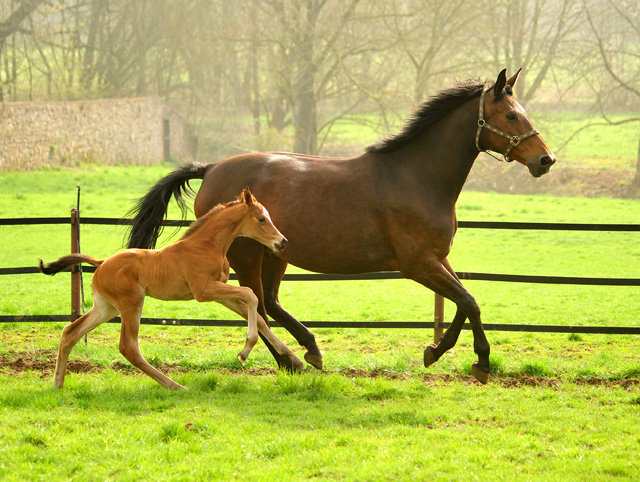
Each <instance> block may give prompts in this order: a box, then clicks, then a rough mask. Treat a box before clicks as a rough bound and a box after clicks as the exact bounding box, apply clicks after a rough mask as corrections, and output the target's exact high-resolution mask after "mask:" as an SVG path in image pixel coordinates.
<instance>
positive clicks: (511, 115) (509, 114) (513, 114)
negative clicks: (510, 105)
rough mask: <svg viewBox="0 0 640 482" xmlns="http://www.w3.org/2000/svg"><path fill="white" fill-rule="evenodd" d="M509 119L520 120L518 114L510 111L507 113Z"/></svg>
mask: <svg viewBox="0 0 640 482" xmlns="http://www.w3.org/2000/svg"><path fill="white" fill-rule="evenodd" d="M507 119H508V120H510V121H514V120H518V114H516V113H515V112H509V113H508V114H507Z"/></svg>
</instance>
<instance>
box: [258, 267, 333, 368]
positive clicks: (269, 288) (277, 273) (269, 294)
mask: <svg viewBox="0 0 640 482" xmlns="http://www.w3.org/2000/svg"><path fill="white" fill-rule="evenodd" d="M286 269H287V262H286V261H283V260H282V259H280V258H278V257H277V256H269V255H267V256H265V257H264V258H263V261H262V286H263V289H264V304H265V308H266V310H267V313H268V314H269V315H270V316H271V317H272V318H273V319H274V320H276V321H277V322H278V323H280V324H281V325H282V326H283V327H284V328H285V329H286V330H287V331H288V332H289V333H291V335H293V337H294V338H295V339H296V341H297V342H298V343H299V344H300V345H301V346H303V347H305V348H306V349H307V352H306V353H305V354H304V359H305V360H306V362H307V363H309V364H310V365H311V366H313V367H315V368H317V369H318V370H322V352H321V351H320V348H318V345H317V344H316V338H315V336H314V335H313V333H311V331H309V329H308V328H307V327H306V326H304V325H303V324H302V323H300V322H299V321H298V320H296V319H295V318H294V317H293V316H291V314H290V313H289V312H287V311H286V310H285V309H284V308H283V307H282V306H281V305H280V301H279V300H278V292H279V290H280V282H281V281H282V277H283V276H284V273H285V270H286Z"/></svg>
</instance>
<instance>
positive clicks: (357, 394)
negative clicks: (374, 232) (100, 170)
mask: <svg viewBox="0 0 640 482" xmlns="http://www.w3.org/2000/svg"><path fill="white" fill-rule="evenodd" d="M0 378H1V379H2V383H3V386H4V387H6V389H5V390H3V393H2V395H0V406H2V411H1V412H0V413H1V415H0V422H1V423H2V432H1V433H2V438H1V442H2V443H0V455H2V458H1V459H0V460H1V461H0V477H2V479H3V480H6V481H23V480H47V481H51V480H71V479H73V480H123V481H127V480H224V481H226V480H334V479H340V480H354V481H357V480H367V481H369V480H371V481H375V480H380V481H386V480H426V479H429V480H470V479H480V480H497V479H506V480H551V481H553V480H562V481H567V480H569V481H570V480H585V479H587V478H588V479H592V480H613V479H615V480H632V479H633V478H634V477H635V476H636V475H637V473H638V470H640V465H639V463H638V457H637V454H638V452H637V450H638V443H639V442H640V439H639V438H638V433H637V430H636V427H637V425H636V424H637V416H638V403H637V392H636V394H634V393H630V392H629V391H627V390H624V389H622V388H605V389H603V388H601V387H598V386H589V385H583V384H579V385H577V384H572V383H561V384H559V385H558V386H557V387H527V386H522V387H518V388H508V387H503V386H499V385H493V386H488V387H481V386H477V385H469V384H467V383H466V382H462V381H448V382H439V381H435V382H428V381H427V382H425V381H422V380H421V379H419V378H411V379H406V380H402V381H393V380H387V379H384V378H377V379H366V378H362V377H355V378H345V377H342V376H339V375H321V374H307V375H303V376H288V375H284V374H276V375H264V376H244V375H225V374H218V373H211V372H204V373H195V374H194V373H190V374H183V375H181V376H180V377H179V379H180V381H181V382H182V383H185V384H187V385H189V386H190V387H191V390H189V391H188V392H181V393H176V392H169V391H166V390H163V389H161V388H160V387H157V386H155V385H151V384H150V383H149V381H148V380H147V379H144V378H141V377H137V376H123V375H121V374H114V373H112V372H103V373H101V374H88V375H85V376H83V377H82V379H77V378H76V379H73V378H72V379H70V383H68V385H67V387H66V388H65V389H64V390H62V391H60V390H54V389H51V388H48V387H43V386H42V380H40V378H39V377H38V376H37V374H33V373H27V374H23V375H21V376H18V377H17V379H16V378H9V377H6V376H0ZM443 454H446V456H443Z"/></svg>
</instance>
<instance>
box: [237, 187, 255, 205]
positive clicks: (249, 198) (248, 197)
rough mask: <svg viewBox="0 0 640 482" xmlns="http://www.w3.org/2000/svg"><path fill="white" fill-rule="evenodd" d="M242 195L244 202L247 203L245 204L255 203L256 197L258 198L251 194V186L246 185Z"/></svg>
mask: <svg viewBox="0 0 640 482" xmlns="http://www.w3.org/2000/svg"><path fill="white" fill-rule="evenodd" d="M240 197H241V199H242V202H243V203H245V204H248V205H249V206H251V205H252V204H254V201H255V199H256V198H254V197H253V194H251V191H250V190H249V187H245V188H244V189H243V190H242V195H241V196H240Z"/></svg>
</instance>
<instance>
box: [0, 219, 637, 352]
mask: <svg viewBox="0 0 640 482" xmlns="http://www.w3.org/2000/svg"><path fill="white" fill-rule="evenodd" d="M29 224H70V226H71V252H74V253H77V252H80V225H81V224H94V225H95V224H100V225H126V224H129V220H126V219H125V220H123V219H117V218H83V219H82V220H80V216H79V211H78V209H72V211H71V217H70V218H5V219H0V226H3V225H4V226H7V225H29ZM164 225H165V226H187V225H189V222H188V221H171V220H170V221H165V222H164ZM458 226H459V227H460V228H470V229H518V230H552V231H609V232H640V225H636V224H574V223H515V222H478V221H460V222H459V223H458ZM83 271H84V272H93V271H95V268H93V267H89V268H80V267H77V268H76V270H75V271H73V272H72V274H71V315H17V316H15V315H14V316H5V315H0V323H10V322H13V323H15V322H53V321H69V320H71V321H72V320H74V319H76V318H77V317H78V316H80V314H81V312H82V301H81V300H82V291H83V288H82V273H83ZM38 272H39V270H38V268H36V267H20V268H0V275H14V274H30V273H38ZM457 274H458V276H459V277H460V278H461V279H464V280H484V281H502V282H510V283H544V284H568V285H592V286H594V285H597V286H640V278H584V277H568V276H529V275H506V274H493V273H469V272H459V273H457ZM231 279H237V278H236V277H235V275H234V274H233V273H232V274H231ZM385 279H403V277H402V276H401V275H400V273H398V272H381V273H366V274H359V275H333V274H311V273H310V274H285V276H284V280H289V281H349V280H385ZM119 321H120V320H119V318H114V319H113V320H112V321H111V322H115V323H117V322H119ZM141 322H142V323H143V324H150V325H171V326H244V324H245V322H244V321H243V320H207V319H164V318H142V320H141ZM303 323H304V324H305V326H307V327H309V328H317V327H322V328H433V329H434V339H435V340H438V339H439V338H440V336H442V332H443V330H444V329H446V328H447V327H448V326H449V324H448V323H445V322H444V299H443V298H442V297H440V296H439V295H435V305H434V321H431V322H429V321H304V322H303ZM272 325H273V326H279V325H278V323H276V322H272ZM483 326H484V328H485V329H486V330H497V331H520V332H538V333H591V334H624V335H638V334H640V327H620V326H568V325H512V324H491V323H486V324H483ZM464 329H470V327H469V325H468V324H465V326H464Z"/></svg>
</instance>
